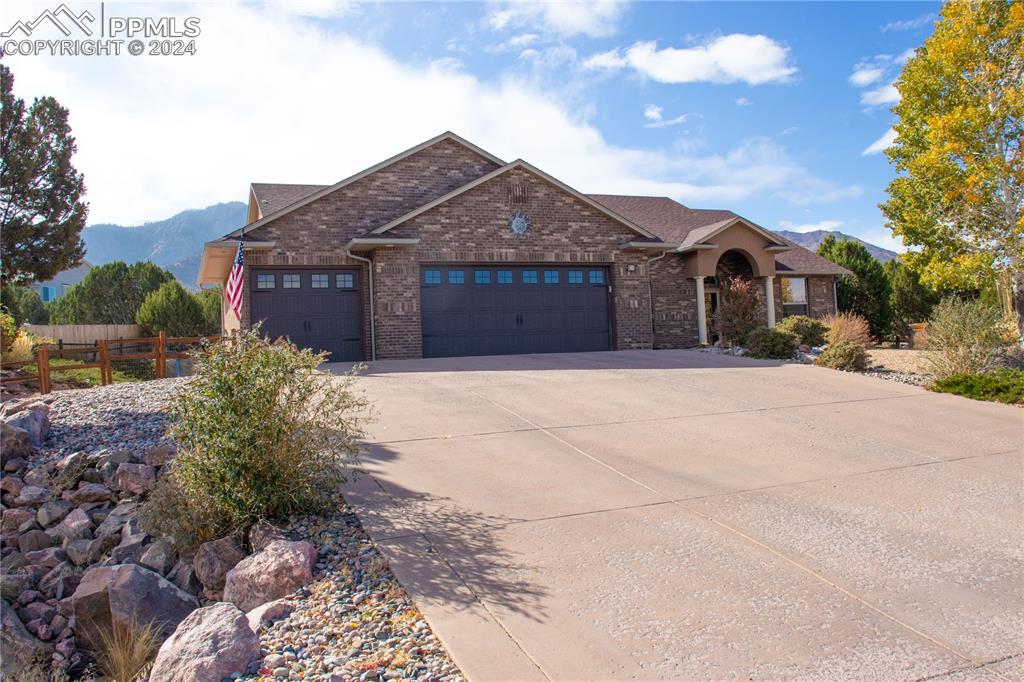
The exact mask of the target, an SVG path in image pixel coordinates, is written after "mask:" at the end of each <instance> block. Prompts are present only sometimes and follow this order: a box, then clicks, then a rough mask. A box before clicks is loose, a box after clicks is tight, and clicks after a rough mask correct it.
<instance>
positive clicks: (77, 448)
mask: <svg viewBox="0 0 1024 682" xmlns="http://www.w3.org/2000/svg"><path fill="white" fill-rule="evenodd" d="M188 381H189V379H188V378H187V377H181V378H173V379H158V380H155V381H139V382H133V383H125V384H111V385H110V386H96V387H94V388H84V389H73V390H67V391H55V392H53V393H51V394H49V395H47V396H42V398H43V399H44V401H45V402H47V403H49V405H50V415H49V416H50V436H49V438H47V439H46V441H45V442H44V443H43V447H42V448H40V450H39V455H40V456H41V457H42V458H43V459H53V458H57V457H63V456H64V455H67V454H70V453H72V452H85V453H87V454H88V453H92V452H96V451H97V450H102V449H116V450H131V451H135V452H144V451H146V450H147V449H149V448H151V447H153V446H155V445H161V444H164V443H169V442H170V441H169V440H168V439H167V438H166V437H165V435H164V432H165V431H166V430H167V415H166V414H165V413H164V410H165V409H166V407H167V401H168V400H169V399H170V398H171V396H173V395H174V394H175V393H177V392H178V391H179V390H180V389H181V387H182V386H184V385H185V384H186V383H188Z"/></svg>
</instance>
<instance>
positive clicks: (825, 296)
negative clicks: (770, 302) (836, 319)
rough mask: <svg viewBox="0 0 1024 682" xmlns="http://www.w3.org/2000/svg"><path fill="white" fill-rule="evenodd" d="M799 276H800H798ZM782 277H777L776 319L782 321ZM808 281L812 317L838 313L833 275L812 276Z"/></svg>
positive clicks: (807, 277)
mask: <svg viewBox="0 0 1024 682" xmlns="http://www.w3.org/2000/svg"><path fill="white" fill-rule="evenodd" d="M798 276H799V275H798ZM782 277H783V276H782V275H776V276H775V319H776V320H779V321H780V320H782V284H781V280H782ZM805 279H806V280H807V308H808V315H810V316H811V317H824V316H825V315H828V314H829V313H834V312H835V311H836V307H835V297H834V296H833V291H832V282H833V280H834V279H835V278H834V277H833V276H832V275H810V276H806V277H805Z"/></svg>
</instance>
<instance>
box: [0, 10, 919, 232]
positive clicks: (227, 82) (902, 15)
mask: <svg viewBox="0 0 1024 682" xmlns="http://www.w3.org/2000/svg"><path fill="white" fill-rule="evenodd" d="M69 4H70V5H71V6H72V7H89V6H90V4H89V3H69ZM110 6H111V5H110V3H108V8H109V7H110ZM26 7H31V5H28V6H26V5H24V4H22V5H15V6H13V7H12V8H10V9H5V10H3V11H2V12H3V14H2V17H0V18H2V19H3V22H4V23H9V22H8V17H11V16H17V15H20V14H31V12H30V11H29V10H27V9H26ZM36 7H38V5H37V6H36ZM114 8H115V9H113V10H110V9H108V12H118V11H119V12H122V13H124V14H146V15H153V16H162V15H173V16H198V17H200V19H201V21H202V24H203V33H202V34H201V36H200V37H199V39H198V40H197V47H198V50H197V55H196V56H195V57H192V58H181V57H163V58H161V57H145V56H144V57H142V58H124V57H111V58H105V59H104V58H92V59H85V58H81V57H78V58H68V57H65V58H59V57H37V56H33V57H8V58H6V60H5V61H7V62H8V63H9V65H10V66H11V67H12V69H14V71H15V77H16V79H17V82H16V91H17V92H18V94H20V95H22V96H24V97H30V96H32V95H35V94H42V93H46V94H53V95H55V96H57V97H58V98H60V99H61V101H62V102H64V103H65V104H66V105H67V106H69V108H70V109H71V112H72V124H73V125H74V126H75V132H76V134H77V135H78V138H79V148H80V154H79V157H80V158H79V165H80V167H81V168H82V170H83V171H84V172H85V173H86V180H87V183H88V186H89V191H90V197H89V198H90V201H91V202H92V209H93V210H92V218H93V220H94V221H101V220H102V221H108V220H109V221H118V222H128V223H131V222H142V221H144V220H155V219H160V218H163V217H166V216H167V215H169V214H171V213H173V212H175V211H176V210H180V209H183V208H188V207H194V206H200V205H205V204H206V203H212V202H214V201H223V200H229V199H244V197H245V187H246V185H247V183H248V182H250V181H280V182H323V183H329V182H334V181H336V180H338V179H341V178H343V177H345V176H347V175H349V174H351V173H352V172H355V171H358V170H359V169H360V168H362V167H364V166H366V165H369V164H371V163H373V162H375V161H377V160H380V159H382V158H385V157H387V156H389V155H391V154H394V153H396V152H398V151H401V149H403V148H406V147H408V146H410V145H412V144H415V143H416V142H417V141H419V140H421V139H425V138H427V137H430V136H432V135H434V134H437V133H438V132H441V131H442V130H445V129H451V130H454V131H455V132H457V133H460V134H462V135H463V136H465V137H467V138H469V139H470V140H472V141H474V142H477V143H478V144H480V145H481V146H483V147H485V148H487V149H489V150H491V151H493V152H494V153H496V154H498V155H499V156H502V157H503V158H506V159H509V160H511V159H513V158H516V157H522V158H525V159H526V160H528V161H530V162H532V163H534V164H535V165H537V166H539V167H541V168H542V169H545V170H547V171H549V172H551V173H553V174H554V175H556V176H558V177H560V178H561V179H563V180H565V181H566V182H568V183H569V184H571V185H573V186H575V187H577V188H578V189H580V190H582V191H592V192H620V193H645V194H667V195H669V196H672V197H673V198H676V199H678V200H680V201H682V202H683V203H685V204H687V205H690V206H694V207H712V208H730V209H733V210H735V211H737V212H739V213H741V214H743V215H745V216H747V217H749V218H750V219H752V220H754V221H756V222H758V223H760V224H762V225H765V226H766V227H769V228H790V229H793V228H796V229H800V230H805V231H806V230H809V229H813V228H814V227H822V228H825V229H840V230H842V231H844V232H848V233H851V234H855V235H857V236H860V237H862V238H864V239H867V240H869V241H872V242H874V243H878V244H880V245H882V246H887V247H890V248H894V247H896V248H898V247H899V244H898V243H896V242H894V241H893V240H891V239H889V234H888V230H886V229H885V227H884V221H883V218H882V216H881V214H880V212H879V210H878V208H877V204H878V203H879V202H880V201H881V200H882V199H883V198H884V194H883V190H884V188H885V186H886V184H887V183H888V181H889V180H890V179H891V177H892V170H891V168H890V166H889V164H888V162H887V161H886V159H885V156H884V154H882V153H880V152H881V149H882V148H883V147H884V144H885V135H886V134H887V132H888V131H889V127H890V125H891V123H892V115H891V113H890V112H889V107H890V106H891V105H892V104H893V102H894V101H895V100H894V97H895V91H894V90H892V89H891V87H890V83H891V82H892V80H893V79H894V78H895V77H896V76H897V75H898V73H899V69H900V65H901V64H902V62H903V60H905V59H906V58H907V56H908V55H909V54H910V52H909V51H911V50H912V49H913V48H915V47H917V46H919V45H921V44H922V42H923V41H924V40H925V38H927V36H928V35H929V34H930V32H931V31H932V22H933V21H934V20H935V18H936V16H937V12H938V8H939V5H938V4H937V3H882V2H874V3H772V2H759V3H652V2H642V3H632V4H629V3H606V2H602V3H588V4H582V3H504V2H490V3H469V2H466V3H451V4H445V3H422V4H420V3H393V4H355V5H353V4H344V3H337V2H320V1H319V0H308V1H304V2H292V3H285V4H255V5H254V4H231V3H218V4H215V5H214V4H191V5H178V4H175V5H159V4H146V5H140V6H131V5H114ZM126 138H127V139H128V140H131V143H130V144H129V145H127V147H130V149H129V148H126V145H125V144H124V142H125V140H126ZM115 149H116V150H118V152H117V153H114V154H112V153H111V152H112V150H115ZM126 167H127V168H131V169H132V170H131V172H130V173H126V172H125V169H126Z"/></svg>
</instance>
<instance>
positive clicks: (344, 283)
mask: <svg viewBox="0 0 1024 682" xmlns="http://www.w3.org/2000/svg"><path fill="white" fill-rule="evenodd" d="M334 286H336V287H337V288H339V289H353V288H355V286H356V277H355V275H353V274H352V273H351V272H342V273H338V274H337V275H335V277H334Z"/></svg>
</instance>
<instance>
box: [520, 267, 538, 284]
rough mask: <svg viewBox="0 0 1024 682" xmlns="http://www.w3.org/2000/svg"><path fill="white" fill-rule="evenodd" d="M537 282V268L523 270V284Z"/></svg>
mask: <svg viewBox="0 0 1024 682" xmlns="http://www.w3.org/2000/svg"><path fill="white" fill-rule="evenodd" d="M536 283H537V271H536V270H523V284H536Z"/></svg>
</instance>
